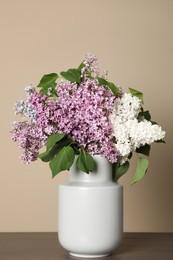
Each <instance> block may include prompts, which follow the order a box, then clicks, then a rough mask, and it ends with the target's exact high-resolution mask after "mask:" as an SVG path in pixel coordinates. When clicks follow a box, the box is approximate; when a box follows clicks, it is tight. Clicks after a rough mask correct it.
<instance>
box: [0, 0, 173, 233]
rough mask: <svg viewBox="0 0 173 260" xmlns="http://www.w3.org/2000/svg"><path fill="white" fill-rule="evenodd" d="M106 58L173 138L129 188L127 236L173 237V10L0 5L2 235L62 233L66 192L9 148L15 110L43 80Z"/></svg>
mask: <svg viewBox="0 0 173 260" xmlns="http://www.w3.org/2000/svg"><path fill="white" fill-rule="evenodd" d="M87 52H92V53H94V54H95V55H97V56H98V58H99V60H100V66H101V68H102V69H108V70H109V79H110V80H112V81H115V82H118V83H119V84H120V85H121V86H122V87H123V88H124V89H125V90H126V89H127V88H128V87H132V88H136V89H139V90H141V91H142V92H144V94H145V107H146V108H147V109H150V111H151V113H152V115H153V119H154V120H155V121H157V122H159V123H160V124H161V125H162V126H163V128H164V129H165V130H166V132H167V136H166V142H167V144H166V145H162V144H159V145H153V149H152V153H151V157H150V169H149V171H148V173H147V176H146V177H145V178H144V180H143V181H141V182H140V183H138V184H137V185H134V186H132V187H130V185H129V183H130V179H131V178H132V175H133V169H134V165H135V161H134V162H133V165H132V168H131V170H130V171H129V173H128V174H127V175H126V176H125V177H123V178H122V180H121V183H122V184H123V186H124V229H125V231H137V232H138V231H146V232H149V231H153V232H159V231H160V232H164V231H165V232H170V231H173V203H172V201H173V200H172V198H173V172H172V168H171V166H172V161H173V159H172V158H173V152H172V147H173V146H172V145H173V141H172V140H173V131H172V130H173V120H172V114H173V100H172V99H173V76H172V74H173V73H172V72H173V1H171V0H131V1H128V0H87V1H82V0H73V1H70V0H69V1H67V0H15V1H13V0H11V1H10V0H0V64H1V68H0V74H1V94H0V99H1V101H0V116H1V127H0V129H1V137H0V144H1V147H0V160H1V171H0V231H1V232H2V231H5V232H9V231H56V230H57V188H58V184H59V183H62V182H64V181H65V180H67V179H68V174H67V173H63V174H60V175H59V176H57V177H56V178H55V179H53V180H52V179H51V174H50V171H49V167H48V165H47V164H43V163H42V162H40V161H37V162H35V163H33V164H31V165H29V166H25V165H23V164H21V163H20V161H19V160H18V156H19V150H18V148H17V147H16V145H15V144H14V143H13V142H12V141H11V140H10V134H9V131H10V124H11V121H13V120H15V117H14V115H13V110H12V107H13V103H14V101H15V100H16V99H21V98H23V97H24V91H23V89H24V86H25V85H26V84H28V83H33V85H34V84H37V83H38V81H39V80H40V78H41V76H42V75H43V74H46V73H50V72H59V71H62V70H65V69H67V68H69V67H73V66H74V67H75V66H77V65H78V64H79V63H80V61H81V59H82V57H83V55H84V54H85V53H87Z"/></svg>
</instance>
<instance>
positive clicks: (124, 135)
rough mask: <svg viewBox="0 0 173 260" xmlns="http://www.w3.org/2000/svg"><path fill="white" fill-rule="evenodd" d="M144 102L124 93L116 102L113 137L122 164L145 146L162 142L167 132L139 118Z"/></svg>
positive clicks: (112, 121)
mask: <svg viewBox="0 0 173 260" xmlns="http://www.w3.org/2000/svg"><path fill="white" fill-rule="evenodd" d="M141 106H142V102H141V100H140V99H138V98H137V97H134V96H132V95H131V94H127V93H124V94H123V95H122V97H121V98H117V99H116V100H115V105H114V108H113V111H112V114H111V115H110V121H111V123H112V127H113V136H114V138H115V140H116V143H115V147H116V148H117V150H118V151H119V153H120V154H121V156H122V160H121V164H123V163H124V162H125V161H126V159H127V158H128V156H129V154H130V153H131V152H133V151H135V150H136V148H139V147H140V146H144V145H145V144H149V145H150V144H151V143H153V142H154V141H157V140H161V139H163V138H164V136H165V132H164V131H163V130H162V129H161V127H160V126H159V125H157V124H152V123H151V122H150V121H147V120H145V119H143V120H142V121H140V122H139V121H138V119H137V117H138V114H139V112H140V110H141Z"/></svg>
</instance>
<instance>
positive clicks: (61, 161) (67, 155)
mask: <svg viewBox="0 0 173 260" xmlns="http://www.w3.org/2000/svg"><path fill="white" fill-rule="evenodd" d="M74 158H75V153H74V150H73V148H71V146H65V147H64V148H62V149H61V150H60V151H59V152H58V154H57V155H55V157H54V158H53V159H52V161H51V162H50V163H49V166H50V168H51V171H52V177H55V176H56V175H57V174H58V173H59V172H61V171H65V170H69V169H70V167H71V166H72V164H73V162H74Z"/></svg>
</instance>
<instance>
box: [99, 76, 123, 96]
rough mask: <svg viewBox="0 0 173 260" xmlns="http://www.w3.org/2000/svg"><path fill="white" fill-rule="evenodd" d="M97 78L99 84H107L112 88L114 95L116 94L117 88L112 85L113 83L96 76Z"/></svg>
mask: <svg viewBox="0 0 173 260" xmlns="http://www.w3.org/2000/svg"><path fill="white" fill-rule="evenodd" d="M97 80H98V82H99V85H101V86H102V85H103V86H108V87H109V88H110V89H111V90H112V92H113V93H114V95H115V96H116V95H117V94H118V88H117V87H116V86H115V85H114V83H112V82H109V81H107V80H105V79H103V78H99V77H98V78H97Z"/></svg>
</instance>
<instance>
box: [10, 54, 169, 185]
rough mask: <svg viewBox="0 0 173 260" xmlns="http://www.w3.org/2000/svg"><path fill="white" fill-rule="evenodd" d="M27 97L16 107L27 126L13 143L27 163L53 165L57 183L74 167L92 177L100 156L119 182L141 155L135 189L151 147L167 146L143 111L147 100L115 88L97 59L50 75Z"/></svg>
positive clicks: (17, 127) (16, 126)
mask: <svg viewBox="0 0 173 260" xmlns="http://www.w3.org/2000/svg"><path fill="white" fill-rule="evenodd" d="M25 91H26V94H27V98H26V100H25V101H24V100H18V101H16V103H15V105H14V110H15V114H20V115H22V120H21V121H19V122H16V121H15V122H14V123H13V127H12V131H11V132H12V140H13V141H14V142H17V145H18V147H19V148H21V149H22V150H23V153H22V155H21V160H22V161H23V162H24V163H27V164H29V163H30V162H32V161H35V160H37V159H38V158H40V159H41V160H42V161H43V162H49V166H50V169H51V172H52V176H53V177H54V176H56V175H57V174H58V173H59V172H61V171H64V170H69V169H70V167H71V166H72V165H73V163H74V162H75V163H76V164H77V167H78V169H79V170H81V171H83V172H86V173H90V172H92V171H94V168H95V163H94V158H93V155H96V154H99V155H101V156H102V157H104V158H107V159H108V160H109V161H110V163H112V177H113V180H114V181H115V182H117V181H118V179H119V178H120V177H121V176H122V175H123V174H124V173H126V172H127V170H128V168H129V165H130V163H129V162H130V159H131V157H132V155H133V153H136V154H137V157H138V163H137V168H136V172H135V174H134V177H133V180H132V183H135V182H137V181H138V180H140V179H141V178H142V177H143V176H144V175H145V173H146V171H147V169H148V157H149V153H150V145H151V144H152V143H153V142H164V137H165V132H164V131H163V130H162V128H161V127H160V126H159V125H158V124H157V123H156V122H154V121H152V120H151V115H150V113H149V111H148V110H144V108H143V104H144V100H143V94H142V93H141V92H140V91H137V90H135V89H132V88H129V91H128V93H124V92H123V90H122V89H121V88H120V87H119V86H117V85H116V84H114V83H112V82H109V81H108V80H107V72H103V73H101V72H100V70H99V68H98V60H97V58H96V57H95V56H94V55H92V54H87V55H85V57H84V59H83V62H82V63H81V64H80V65H79V67H78V68H72V69H69V70H67V71H63V72H61V73H60V74H59V75H58V74H56V73H51V74H47V75H44V76H43V77H42V78H41V80H40V83H39V84H38V86H37V87H36V88H35V87H32V85H29V86H27V87H26V88H25ZM43 147H45V151H44V152H43V151H42V152H40V149H41V148H43ZM75 157H77V159H76V160H75Z"/></svg>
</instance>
